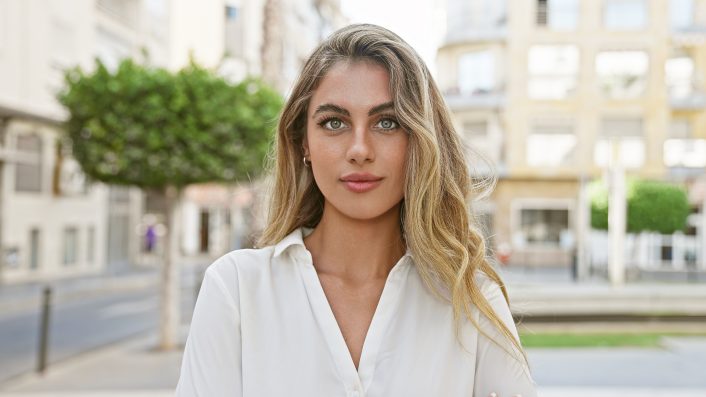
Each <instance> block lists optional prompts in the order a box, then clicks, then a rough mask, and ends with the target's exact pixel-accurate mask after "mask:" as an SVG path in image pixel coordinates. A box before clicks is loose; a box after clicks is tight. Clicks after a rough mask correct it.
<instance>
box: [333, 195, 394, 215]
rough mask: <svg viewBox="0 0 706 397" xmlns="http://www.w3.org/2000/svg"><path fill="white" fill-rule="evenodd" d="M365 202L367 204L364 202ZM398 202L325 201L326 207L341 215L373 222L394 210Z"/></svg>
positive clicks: (362, 200)
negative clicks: (332, 208) (328, 206)
mask: <svg viewBox="0 0 706 397" xmlns="http://www.w3.org/2000/svg"><path fill="white" fill-rule="evenodd" d="M366 201H367V202H366ZM399 203H400V202H399V201H398V202H396V203H395V202H389V203H388V202H380V201H379V200H372V199H371V200H365V199H362V198H360V199H353V200H350V199H349V200H346V202H345V203H341V202H335V201H334V202H332V201H329V200H327V201H326V205H330V206H332V207H334V208H335V209H336V211H337V212H339V213H341V214H342V215H344V216H346V217H348V218H351V219H355V220H359V221H366V220H373V219H376V218H379V217H381V216H383V215H385V214H387V213H389V212H390V211H393V210H395V208H396V207H397V206H398V205H399Z"/></svg>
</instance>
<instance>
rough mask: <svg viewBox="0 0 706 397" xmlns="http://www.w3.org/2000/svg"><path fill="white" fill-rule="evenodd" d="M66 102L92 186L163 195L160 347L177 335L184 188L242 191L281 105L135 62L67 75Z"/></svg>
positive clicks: (211, 77)
mask: <svg viewBox="0 0 706 397" xmlns="http://www.w3.org/2000/svg"><path fill="white" fill-rule="evenodd" d="M65 84H66V85H65V88H64V89H63V90H62V91H61V92H60V93H59V94H58V99H59V101H60V102H61V103H62V104H63V105H64V106H65V107H66V109H67V110H68V113H69V117H68V120H67V121H66V128H65V130H66V133H67V135H68V138H69V141H70V142H71V145H72V149H73V155H74V157H75V158H76V160H77V161H78V162H79V164H80V165H81V167H82V169H83V172H84V173H85V174H86V176H87V177H88V179H89V180H94V181H100V182H104V183H108V184H115V185H129V186H137V187H140V188H143V189H149V190H151V191H154V192H157V194H162V195H164V198H165V202H166V203H167V204H166V207H167V208H166V212H167V213H166V218H167V219H166V223H167V227H168V230H169V232H168V235H167V237H166V239H165V258H164V265H163V274H162V284H163V285H162V298H163V299H162V302H163V304H162V305H163V307H162V321H161V324H162V326H161V345H162V347H163V348H164V349H168V348H172V347H173V346H174V344H175V342H176V330H177V327H178V310H177V309H178V296H177V294H178V272H177V269H175V266H174V265H173V263H172V262H173V260H172V258H173V253H172V250H173V249H175V247H174V246H175V245H176V244H175V242H176V240H175V239H174V235H175V233H174V232H173V231H174V230H176V229H175V227H176V226H177V225H176V219H175V216H174V214H175V211H176V209H177V208H178V204H179V202H180V200H181V194H182V191H183V188H184V187H185V186H187V185H189V184H194V183H203V182H224V183H235V182H239V181H246V180H249V179H252V178H254V177H256V176H257V175H258V174H259V173H260V172H261V171H262V169H263V166H264V160H265V156H266V153H267V150H268V147H269V145H270V143H271V141H272V137H273V134H272V133H273V131H274V128H275V124H276V119H277V115H278V113H279V111H280V109H281V106H282V98H281V97H280V96H279V95H278V94H277V93H276V92H274V91H273V90H271V89H270V88H268V87H267V86H266V85H264V84H263V83H262V82H260V81H259V80H256V79H247V80H245V81H243V82H241V83H239V84H237V85H231V84H229V83H228V82H226V81H225V80H224V79H222V78H220V77H218V76H216V75H215V74H214V73H213V72H211V71H210V70H207V69H205V68H202V67H200V66H198V65H196V64H195V63H194V62H191V64H190V65H189V66H187V67H185V68H184V69H182V70H180V71H178V72H176V73H173V72H170V71H168V70H165V69H162V68H151V67H146V66H142V65H139V64H137V63H135V62H133V61H132V60H130V59H127V60H124V61H122V62H121V63H120V65H119V66H118V67H117V69H116V70H115V71H109V70H108V69H107V68H106V67H105V66H104V65H103V64H102V63H101V62H100V61H96V65H95V69H94V70H93V71H91V72H86V71H84V70H82V69H81V68H74V69H71V70H69V71H67V72H66V74H65Z"/></svg>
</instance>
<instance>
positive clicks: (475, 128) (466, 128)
mask: <svg viewBox="0 0 706 397" xmlns="http://www.w3.org/2000/svg"><path fill="white" fill-rule="evenodd" d="M463 135H465V136H466V137H468V138H471V139H474V138H485V137H487V136H488V122H487V121H486V120H480V121H467V122H465V123H463Z"/></svg>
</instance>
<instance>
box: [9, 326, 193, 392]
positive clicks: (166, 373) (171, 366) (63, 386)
mask: <svg viewBox="0 0 706 397" xmlns="http://www.w3.org/2000/svg"><path fill="white" fill-rule="evenodd" d="M186 332H187V331H186V329H183V331H182V334H183V335H185V334H186ZM183 339H184V337H182V340H183ZM157 340H158V339H157V337H156V335H154V334H151V335H146V336H140V337H137V338H134V339H131V340H129V341H127V342H122V343H119V344H115V345H112V346H108V347H105V348H102V349H99V350H95V351H92V352H89V353H85V354H82V355H80V356H78V357H76V358H73V359H70V360H68V361H65V362H63V363H59V364H55V365H53V366H50V367H49V369H48V370H47V372H46V373H45V374H44V375H38V374H35V373H31V374H27V375H25V376H22V377H20V378H15V379H12V380H10V381H8V382H6V383H4V384H0V396H2V397H10V396H13V397H19V396H23V397H50V396H57V397H68V396H77V397H79V396H84V397H118V396H132V397H162V396H165V397H166V396H173V395H174V389H175V387H176V383H177V381H178V379H179V368H180V365H181V357H182V353H183V351H182V348H183V346H182V347H181V348H179V349H177V350H174V351H169V352H162V351H158V350H156V349H155V346H157Z"/></svg>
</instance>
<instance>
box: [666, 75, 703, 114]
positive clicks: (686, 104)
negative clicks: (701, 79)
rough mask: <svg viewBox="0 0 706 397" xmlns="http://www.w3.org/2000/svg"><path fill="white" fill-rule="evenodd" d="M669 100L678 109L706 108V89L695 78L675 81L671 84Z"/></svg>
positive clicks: (673, 107)
mask: <svg viewBox="0 0 706 397" xmlns="http://www.w3.org/2000/svg"><path fill="white" fill-rule="evenodd" d="M669 102H670V105H671V106H672V109H676V110H702V109H706V90H705V89H704V87H703V85H702V84H699V83H697V82H696V81H693V80H685V81H681V82H675V83H673V84H671V85H670V86H669Z"/></svg>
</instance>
